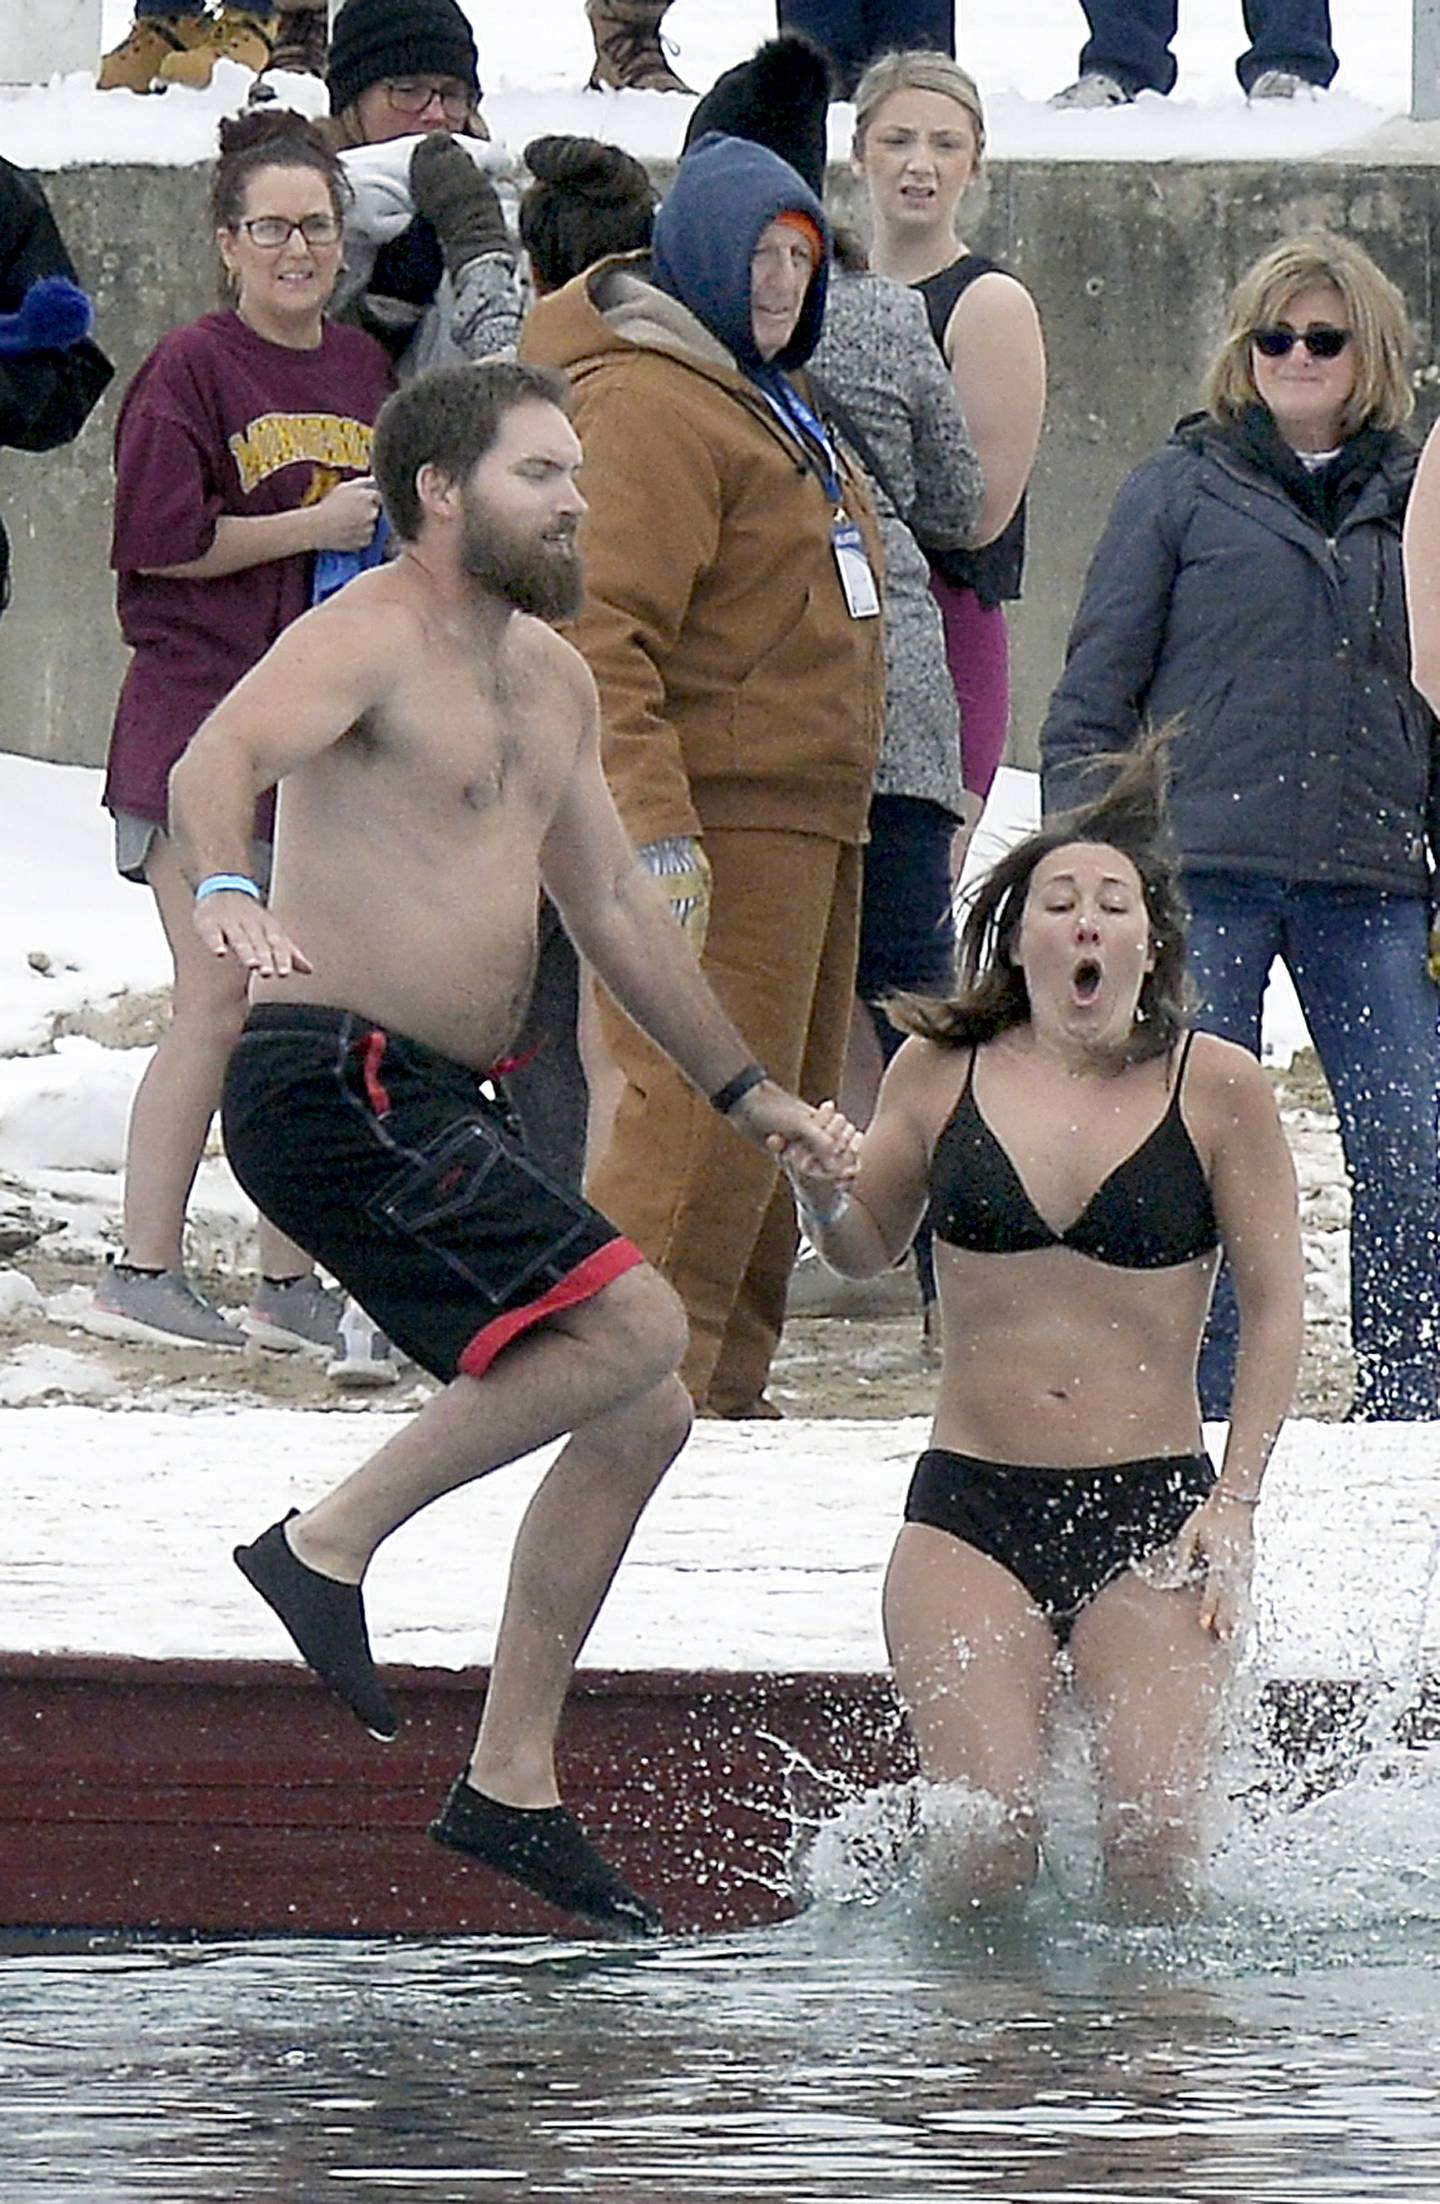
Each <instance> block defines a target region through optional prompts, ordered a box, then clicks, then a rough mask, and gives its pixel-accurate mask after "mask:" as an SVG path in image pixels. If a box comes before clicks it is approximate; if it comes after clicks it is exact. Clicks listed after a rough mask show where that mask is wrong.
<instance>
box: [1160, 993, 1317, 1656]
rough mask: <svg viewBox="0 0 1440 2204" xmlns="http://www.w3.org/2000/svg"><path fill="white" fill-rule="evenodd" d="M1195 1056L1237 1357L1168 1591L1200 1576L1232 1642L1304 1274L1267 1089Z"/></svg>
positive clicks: (1235, 1057)
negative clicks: (1204, 1492) (1214, 1453)
mask: <svg viewBox="0 0 1440 2204" xmlns="http://www.w3.org/2000/svg"><path fill="white" fill-rule="evenodd" d="M1195 1059H1196V1061H1195V1063H1194V1068H1193V1069H1192V1072H1191V1082H1192V1091H1195V1090H1197V1089H1198V1090H1199V1091H1200V1096H1201V1108H1202V1109H1203V1114H1204V1120H1205V1126H1206V1128H1208V1139H1206V1141H1205V1146H1207V1147H1208V1150H1209V1166H1210V1171H1209V1175H1210V1192H1211V1198H1212V1200H1213V1202H1214V1205H1215V1215H1216V1220H1217V1222H1218V1224H1219V1227H1220V1239H1221V1244H1222V1246H1223V1247H1224V1250H1225V1253H1226V1256H1227V1258H1228V1260H1229V1263H1230V1267H1231V1272H1232V1275H1233V1277H1234V1281H1235V1294H1236V1299H1237V1300H1238V1302H1239V1306H1240V1353H1239V1359H1238V1362H1237V1365H1236V1372H1235V1391H1234V1395H1233V1398H1232V1401H1231V1406H1230V1428H1229V1432H1228V1435H1227V1437H1226V1441H1225V1456H1224V1461H1223V1463H1222V1465H1221V1469H1220V1475H1219V1478H1218V1480H1217V1482H1216V1485H1215V1489H1214V1491H1213V1492H1212V1493H1211V1494H1210V1496H1209V1498H1208V1499H1207V1500H1206V1501H1205V1502H1204V1503H1203V1505H1202V1506H1200V1507H1198V1508H1197V1509H1196V1510H1195V1511H1194V1513H1193V1514H1192V1515H1191V1516H1190V1517H1189V1518H1188V1520H1187V1521H1186V1522H1185V1524H1184V1525H1183V1527H1182V1529H1181V1531H1180V1534H1179V1536H1178V1537H1177V1538H1176V1539H1175V1541H1174V1543H1173V1546H1172V1548H1171V1549H1169V1553H1168V1556H1167V1560H1168V1562H1169V1564H1170V1565H1171V1566H1173V1567H1174V1569H1175V1572H1176V1575H1175V1581H1176V1582H1186V1581H1189V1580H1190V1579H1191V1578H1192V1577H1194V1576H1195V1575H1197V1574H1200V1575H1203V1578H1204V1589H1203V1591H1202V1594H1201V1603H1200V1621H1201V1623H1202V1625H1203V1626H1204V1628H1206V1629H1207V1630H1209V1631H1211V1632H1212V1633H1213V1635H1214V1636H1216V1637H1217V1638H1233V1637H1234V1636H1235V1635H1236V1634H1237V1632H1238V1631H1239V1630H1240V1629H1242V1628H1243V1626H1244V1621H1245V1616H1246V1609H1247V1603H1248V1594H1249V1586H1250V1576H1251V1571H1252V1569H1253V1566H1254V1539H1255V1503H1256V1501H1257V1500H1258V1499H1259V1496H1260V1485H1261V1480H1262V1478H1263V1477H1264V1474H1265V1465H1266V1463H1267V1462H1268V1460H1269V1458H1270V1452H1271V1449H1272V1448H1273V1446H1274V1444H1275V1441H1276V1439H1277V1438H1278V1437H1279V1434H1280V1427H1281V1425H1282V1424H1283V1423H1284V1420H1285V1417H1286V1415H1287V1414H1288V1412H1289V1408H1290V1402H1291V1398H1292V1396H1293V1394H1294V1390H1295V1379H1296V1374H1297V1372H1298V1370H1299V1366H1300V1347H1301V1340H1302V1337H1303V1332H1304V1267H1303V1260H1302V1256H1301V1248H1300V1224H1299V1217H1298V1204H1297V1197H1296V1190H1295V1167H1294V1164H1293V1162H1292V1161H1291V1156H1290V1150H1289V1147H1288V1145H1287V1143H1286V1140H1285V1134H1284V1131H1283V1129H1282V1127H1281V1123H1280V1113H1279V1110H1278V1109H1277V1108H1276V1106H1275V1097H1274V1095H1273V1093H1272V1092H1271V1089H1270V1082H1269V1080H1268V1079H1267V1078H1266V1077H1265V1074H1264V1072H1263V1071H1262V1070H1261V1068H1260V1066H1259V1064H1257V1063H1256V1061H1255V1059H1254V1057H1253V1056H1251V1055H1249V1054H1248V1053H1247V1052H1246V1051H1245V1050H1244V1049H1240V1048H1236V1047H1234V1046H1233V1045H1232V1044H1231V1043H1230V1042H1228V1041H1220V1040H1217V1039H1215V1038H1214V1037H1213V1036H1210V1035H1205V1034H1202V1035H1200V1036H1199V1037H1198V1038H1197V1039H1196V1042H1195ZM1197 1075H1198V1076H1197ZM1198 1123H1199V1118H1198V1115H1197V1124H1198Z"/></svg>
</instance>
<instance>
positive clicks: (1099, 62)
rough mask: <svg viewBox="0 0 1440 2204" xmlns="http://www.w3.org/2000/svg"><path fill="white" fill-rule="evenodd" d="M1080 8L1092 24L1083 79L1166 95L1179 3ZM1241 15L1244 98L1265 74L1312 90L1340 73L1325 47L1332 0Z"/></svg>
mask: <svg viewBox="0 0 1440 2204" xmlns="http://www.w3.org/2000/svg"><path fill="white" fill-rule="evenodd" d="M1196 4H1197V5H1199V4H1200V0H1196ZM1081 5H1082V7H1083V8H1084V10H1085V20H1086V22H1087V23H1088V24H1089V25H1090V36H1089V39H1088V40H1087V42H1086V44H1085V46H1084V47H1083V49H1082V50H1081V54H1080V67H1081V70H1082V72H1084V71H1086V70H1094V71H1096V72H1097V73H1098V74H1101V75H1103V76H1107V77H1114V79H1115V81H1116V83H1117V84H1123V85H1124V87H1125V90H1126V91H1127V92H1132V93H1133V92H1168V91H1169V90H1170V89H1171V87H1172V86H1173V84H1174V82H1175V74H1176V71H1175V56H1174V55H1173V54H1172V53H1171V51H1170V44H1171V41H1172V39H1173V38H1174V36H1175V30H1176V25H1177V22H1178V20H1179V5H1178V0H1081ZM1211 5H1213V0H1211ZM1244 13H1245V35H1246V37H1247V38H1248V39H1250V41H1251V44H1250V46H1249V48H1248V49H1247V50H1246V52H1244V53H1243V54H1242V55H1241V56H1240V59H1239V60H1238V61H1237V62H1236V64H1235V74H1236V75H1237V76H1238V77H1239V79H1240V82H1241V83H1242V84H1243V85H1244V87H1245V90H1246V91H1247V92H1248V91H1249V89H1250V87H1251V85H1252V84H1253V83H1254V82H1255V79H1256V77H1258V76H1260V75H1261V74H1262V73H1263V72H1264V71H1265V70H1266V69H1291V70H1293V71H1294V73H1295V75H1296V76H1297V77H1304V78H1305V80H1306V82H1307V83H1309V84H1328V83H1329V82H1330V79H1331V78H1332V77H1333V76H1334V74H1335V71H1336V70H1337V69H1338V68H1339V66H1340V64H1339V62H1338V61H1337V60H1336V58H1335V49H1334V47H1333V46H1332V45H1331V43H1330V0H1245V9H1244Z"/></svg>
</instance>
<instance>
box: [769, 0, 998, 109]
mask: <svg viewBox="0 0 1440 2204" xmlns="http://www.w3.org/2000/svg"><path fill="white" fill-rule="evenodd" d="M775 18H776V21H777V22H778V23H779V26H780V28H781V30H782V31H803V33H804V35H805V36H806V37H807V38H812V39H813V40H814V41H815V44H816V45H817V46H820V47H823V48H824V50H825V52H826V53H827V54H828V55H829V56H830V59H831V61H832V62H833V64H834V67H835V75H836V79H837V88H836V96H837V98H840V99H849V97H850V95H851V94H852V92H853V91H854V89H855V87H856V85H857V84H858V83H859V81H860V78H861V77H862V75H863V74H864V72H865V70H866V69H867V68H868V67H869V65H870V63H871V62H872V61H873V60H874V59H875V58H876V56H877V54H888V53H909V52H913V51H915V50H916V49H919V48H923V49H924V50H925V51H926V52H927V53H929V52H934V53H942V54H951V55H953V54H954V52H955V0H775Z"/></svg>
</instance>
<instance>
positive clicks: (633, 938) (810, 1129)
mask: <svg viewBox="0 0 1440 2204" xmlns="http://www.w3.org/2000/svg"><path fill="white" fill-rule="evenodd" d="M555 647H556V648H557V650H559V649H564V650H565V654H566V657H567V658H568V659H569V660H570V669H569V671H570V678H571V680H572V682H573V684H574V693H575V698H576V706H577V709H578V710H579V712H580V714H581V717H582V721H583V725H582V729H581V739H580V749H579V755H578V758H577V761H576V765H575V768H574V771H573V772H572V774H571V777H570V781H569V784H568V786H567V787H566V789H565V792H564V795H563V796H562V799H561V802H560V805H559V807H558V809H557V811H556V813H555V817H554V819H553V820H552V822H551V825H550V828H549V831H548V833H547V834H546V837H545V842H544V845H543V847H542V849H541V853H540V870H541V877H542V879H543V881H544V884H545V888H546V890H547V892H548V894H549V895H550V897H551V900H552V901H553V902H554V904H555V906H556V908H557V909H558V910H559V912H560V914H561V916H562V918H563V919H564V921H565V924H566V927H567V929H568V930H569V932H570V935H571V937H572V939H573V940H574V943H575V946H576V948H577V949H579V951H580V952H581V954H582V955H583V956H584V957H586V958H587V959H588V960H589V962H590V963H591V964H592V965H593V966H594V968H595V970H596V972H597V973H598V974H599V976H600V978H601V979H602V980H603V981H604V983H605V985H606V986H607V987H608V988H609V990H610V992H611V993H612V994H613V995H614V997H615V999H616V1001H617V1002H618V1003H619V1005H620V1007H621V1009H622V1010H624V1011H625V1013H626V1015H627V1016H628V1017H631V1018H633V1019H634V1021H635V1023H636V1024H637V1025H638V1026H639V1027H640V1028H641V1029H642V1031H643V1032H645V1033H647V1034H648V1035H649V1036H650V1038H651V1040H653V1041H654V1043H655V1045H656V1046H657V1048H660V1049H663V1050H664V1052H665V1054H666V1055H667V1056H668V1057H669V1058H670V1059H671V1061H672V1062H673V1063H675V1064H677V1065H678V1066H679V1068H680V1070H681V1071H683V1072H684V1074H685V1076H686V1078H687V1079H689V1080H691V1081H692V1083H693V1084H694V1085H695V1086H696V1087H698V1088H699V1090H700V1092H701V1093H702V1094H705V1095H707V1096H708V1095H714V1094H716V1093H718V1092H719V1091H720V1089H721V1088H723V1087H724V1086H726V1085H727V1084H728V1082H729V1081H730V1080H732V1079H734V1078H735V1076H736V1075H737V1073H740V1072H742V1071H744V1070H745V1069H746V1068H747V1066H748V1065H749V1064H750V1062H751V1057H750V1050H749V1047H748V1046H747V1044H746V1041H745V1037H744V1035H743V1034H742V1033H741V1032H740V1030H739V1028H738V1027H737V1026H736V1025H735V1024H734V1022H733V1021H732V1020H731V1019H730V1018H729V1017H728V1016H727V1014H726V1012H725V1011H724V1009H723V1008H722V1007H721V1005H720V1003H719V1001H718V1000H717V998H716V996H715V994H714V992H713V990H712V989H711V987H710V984H709V982H708V981H707V980H706V978H705V975H704V973H703V972H702V971H701V969H700V965H699V962H698V960H697V958H696V956H695V953H694V951H693V949H692V948H691V947H690V943H689V941H688V940H687V939H686V936H685V932H684V929H683V928H682V927H681V926H680V925H679V924H678V923H677V921H676V919H675V918H674V916H673V914H672V912H671V909H670V905H669V903H668V901H667V899H666V897H665V894H664V891H663V889H662V888H661V886H660V884H659V883H658V882H657V881H656V880H655V879H654V878H652V876H651V875H650V874H649V873H648V872H647V871H646V870H645V868H644V867H643V865H641V863H640V862H639V860H638V858H637V857H636V855H635V851H634V848H633V846H632V844H631V842H630V839H629V836H628V835H627V834H626V832H625V828H624V826H623V824H622V822H621V819H620V815H619V813H618V812H617V810H616V809H615V804H614V801H613V799H612V797H611V794H610V790H609V788H608V787H607V785H606V781H605V776H604V773H603V772H602V770H601V766H600V713H599V703H598V699H597V697H596V693H595V684H594V682H593V680H592V679H591V677H590V674H589V672H588V671H587V670H586V668H585V667H584V666H583V664H582V663H581V661H580V660H579V658H578V657H577V656H576V655H575V654H574V653H573V652H571V651H570V650H569V649H568V647H567V646H563V645H560V644H559V643H558V642H557V643H556V646H555ZM726 1115H727V1116H728V1117H729V1119H730V1122H731V1123H732V1124H733V1125H734V1126H735V1127H736V1130H737V1131H739V1132H743V1133H744V1134H745V1135H746V1136H747V1137H748V1138H749V1139H751V1140H753V1141H755V1142H756V1143H757V1144H758V1145H760V1146H762V1147H769V1148H770V1149H771V1151H772V1153H774V1154H776V1155H777V1157H778V1158H779V1159H780V1160H781V1161H782V1162H784V1161H786V1160H787V1158H788V1157H789V1155H790V1153H791V1151H792V1149H793V1148H794V1147H795V1145H796V1144H797V1143H798V1144H799V1148H800V1150H801V1151H802V1152H803V1153H804V1155H805V1156H806V1157H807V1158H808V1159H809V1161H810V1163H811V1164H812V1166H813V1167H814V1168H815V1169H816V1170H817V1171H818V1173H819V1174H820V1176H821V1177H823V1178H827V1179H832V1180H833V1179H837V1178H843V1177H845V1176H848V1174H849V1172H850V1170H851V1168H852V1165H851V1162H850V1159H849V1148H848V1142H847V1139H846V1137H845V1136H846V1135H849V1134H850V1131H851V1128H850V1127H849V1126H848V1125H846V1124H845V1121H844V1120H843V1119H839V1120H838V1123H837V1122H836V1121H832V1120H826V1121H823V1122H822V1120H821V1118H820V1117H819V1115H818V1113H817V1112H816V1111H814V1110H813V1109H811V1108H810V1107H809V1105H808V1104H806V1103H804V1102H800V1101H798V1100H797V1099H796V1098H795V1097H794V1096H793V1095H790V1094H787V1093H786V1092H785V1090H784V1089H783V1088H781V1087H778V1086H776V1085H775V1084H774V1082H773V1081H771V1080H770V1079H768V1078H767V1079H765V1080H764V1081H763V1082H761V1083H760V1084H758V1085H756V1086H754V1087H752V1088H751V1089H750V1090H749V1091H748V1092H747V1093H746V1094H745V1095H744V1096H743V1097H742V1098H741V1099H740V1100H738V1101H737V1102H736V1104H735V1106H734V1107H733V1108H732V1109H731V1110H729V1111H727V1113H726ZM840 1128H843V1131H842V1130H841V1129H840Z"/></svg>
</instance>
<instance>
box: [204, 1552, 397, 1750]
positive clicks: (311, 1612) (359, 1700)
mask: <svg viewBox="0 0 1440 2204" xmlns="http://www.w3.org/2000/svg"><path fill="white" fill-rule="evenodd" d="M299 1512H300V1511H299V1509H298V1508H292V1509H291V1510H290V1514H289V1515H287V1516H286V1518H285V1523H288V1522H289V1521H290V1520H291V1517H292V1516H295V1515H298V1514H299ZM285 1523H272V1524H271V1526H270V1528H269V1530H268V1531H266V1532H265V1533H264V1534H263V1535H262V1536H261V1537H259V1538H257V1539H256V1541H255V1543H254V1545H253V1546H237V1547H236V1548H235V1566H236V1567H237V1568H238V1569H239V1571H240V1573H241V1575H242V1576H245V1577H248V1579H249V1580H250V1582H251V1583H252V1584H253V1585H254V1587H255V1589H256V1591H257V1592H258V1593H259V1594H260V1597H261V1598H262V1599H263V1600H267V1601H268V1602H269V1604H270V1605H271V1606H272V1607H273V1608H274V1610H275V1612H276V1614H277V1615H278V1616H279V1617H280V1620H281V1621H282V1622H283V1623H284V1625H285V1627H286V1629H287V1630H288V1631H289V1633H290V1635H291V1637H292V1638H293V1639H294V1640H295V1643H296V1645H297V1646H298V1647H299V1649H300V1651H301V1653H302V1654H303V1655H304V1657H305V1659H306V1660H307V1661H308V1662H309V1664H310V1666H311V1667H312V1668H313V1669H314V1671H315V1673H316V1675H317V1676H318V1677H319V1678H320V1680H321V1682H322V1683H327V1684H328V1685H329V1686H330V1689H331V1690H332V1691H333V1692H334V1693H335V1694H336V1696H337V1697H338V1698H341V1699H343V1700H344V1701H345V1704H346V1706H347V1707H349V1709H350V1711H351V1713H352V1714H358V1715H359V1717H360V1720H361V1721H362V1722H363V1723H364V1724H365V1727H366V1729H367V1730H369V1732H370V1734H371V1736H372V1737H379V1738H384V1739H387V1740H388V1739H389V1738H392V1737H393V1736H394V1735H395V1733H396V1731H397V1730H398V1729H399V1727H400V1717H399V1715H398V1714H397V1713H396V1712H395V1709H394V1708H393V1707H392V1706H391V1704H390V1701H389V1700H388V1699H387V1698H386V1696H385V1694H384V1692H383V1691H382V1690H381V1688H380V1679H379V1677H378V1676H377V1675H376V1673H375V1663H374V1661H373V1660H372V1659H371V1657H370V1636H369V1633H368V1631H367V1630H366V1628H365V1603H364V1601H363V1600H362V1599H361V1597H360V1587H359V1585H358V1584H341V1583H338V1582H337V1581H336V1579H335V1578H334V1577H333V1576H322V1575H321V1574H320V1571H319V1570H318V1569H310V1568H307V1567H306V1565H305V1563H304V1562H303V1561H301V1560H299V1559H298V1558H297V1556H296V1555H295V1554H294V1553H292V1551H291V1549H290V1541H289V1540H288V1538H287V1537H286V1536H285Z"/></svg>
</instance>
